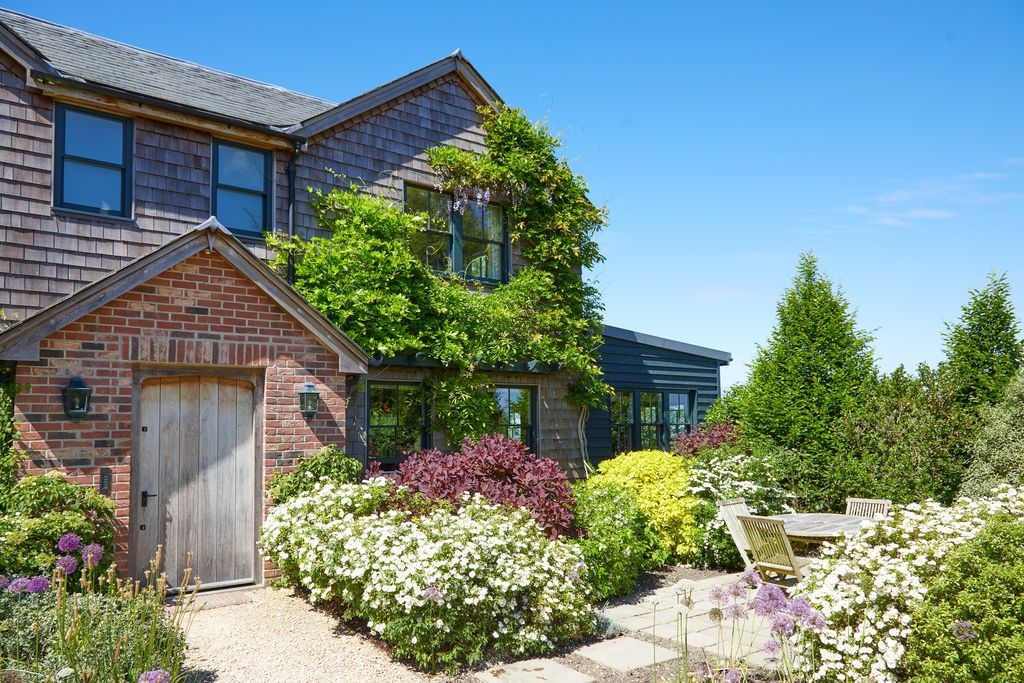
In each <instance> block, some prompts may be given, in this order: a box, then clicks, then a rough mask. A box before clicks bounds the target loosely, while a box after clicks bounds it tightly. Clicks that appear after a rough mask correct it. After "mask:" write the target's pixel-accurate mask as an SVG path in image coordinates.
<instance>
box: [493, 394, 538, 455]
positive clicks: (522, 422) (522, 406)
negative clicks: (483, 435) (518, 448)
mask: <svg viewBox="0 0 1024 683" xmlns="http://www.w3.org/2000/svg"><path fill="white" fill-rule="evenodd" d="M494 399H495V401H496V402H497V405H498V412H497V415H496V419H495V424H494V430H495V431H496V432H498V433H499V434H504V435H505V436H507V437H509V438H512V439H516V440H518V441H520V442H521V443H523V444H524V445H525V446H526V447H527V448H529V449H530V450H531V451H534V452H536V448H537V443H536V436H535V433H534V428H535V426H536V425H535V418H534V397H533V389H532V388H530V387H497V388H495V390H494Z"/></svg>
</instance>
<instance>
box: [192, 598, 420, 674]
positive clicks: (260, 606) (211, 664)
mask: <svg viewBox="0 0 1024 683" xmlns="http://www.w3.org/2000/svg"><path fill="white" fill-rule="evenodd" d="M219 601H221V602H234V603H236V604H228V605H225V606H219V607H213V604H216V602H215V601H214V600H211V601H210V602H211V604H210V605H207V606H206V607H205V608H203V609H202V610H200V611H199V613H198V614H196V616H195V619H194V621H193V622H192V627H191V628H190V629H189V633H188V644H189V649H188V658H187V661H186V665H187V666H188V667H189V668H190V669H191V670H192V671H193V675H192V677H191V679H190V680H192V681H194V682H195V683H200V682H202V683H212V682H213V681H216V683H252V681H265V682H266V683H275V682H277V681H282V682H284V681H287V682H288V683H326V682H330V681H346V682H351V683H381V682H384V681H387V682H388V683H392V682H394V683H425V682H427V681H431V680H432V679H431V678H429V677H427V676H424V675H422V674H419V673H416V672H415V671H412V670H411V669H409V668H408V667H406V666H404V665H403V664H399V663H397V662H393V661H392V660H391V658H390V657H389V655H388V653H387V652H386V651H385V650H383V649H381V648H380V647H378V646H376V645H374V644H373V643H372V642H371V641H369V640H368V639H366V638H364V637H362V636H360V635H358V634H355V633H346V632H345V631H344V630H342V629H343V627H339V625H338V622H337V620H336V619H333V618H332V617H330V616H329V615H327V614H324V613H322V612H318V611H316V610H314V609H313V608H311V607H310V606H309V604H307V603H306V602H305V601H304V600H302V599H301V598H297V597H295V596H294V595H292V592H291V591H290V590H270V589H264V590H254V591H249V592H246V593H240V594H237V595H235V596H233V597H228V598H227V599H224V598H219ZM433 680H435V681H436V680H437V679H433Z"/></svg>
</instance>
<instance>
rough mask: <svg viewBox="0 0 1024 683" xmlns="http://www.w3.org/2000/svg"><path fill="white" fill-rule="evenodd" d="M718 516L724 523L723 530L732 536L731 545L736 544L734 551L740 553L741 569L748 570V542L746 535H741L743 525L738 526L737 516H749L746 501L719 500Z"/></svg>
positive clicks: (739, 499) (749, 563)
mask: <svg viewBox="0 0 1024 683" xmlns="http://www.w3.org/2000/svg"><path fill="white" fill-rule="evenodd" d="M718 515H719V517H721V518H722V521H723V522H725V528H726V529H728V530H729V535H730V536H732V541H733V543H735V544H736V549H737V550H739V551H740V557H741V558H743V568H744V569H750V565H751V564H752V563H751V562H750V555H749V553H750V542H749V541H747V536H746V534H744V533H743V525H742V524H740V520H739V516H740V515H744V516H749V515H750V510H749V509H748V508H747V501H745V500H743V499H742V498H733V499H732V500H720V501H718Z"/></svg>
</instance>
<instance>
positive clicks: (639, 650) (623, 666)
mask: <svg viewBox="0 0 1024 683" xmlns="http://www.w3.org/2000/svg"><path fill="white" fill-rule="evenodd" d="M576 654H578V655H582V656H583V657H586V658H587V659H593V660H594V661H595V662H597V663H598V664H601V665H603V666H607V667H608V668H610V669H615V670H616V671H623V672H626V671H632V670H633V669H639V668H641V667H645V666H651V665H653V664H660V663H661V662H668V661H671V660H673V659H675V658H676V653H675V652H673V651H672V650H669V649H668V648H664V647H661V646H660V645H652V644H650V643H647V642H644V641H642V640H637V639H636V638H629V637H625V638H613V639H611V640H604V641H601V642H600V643H595V644H594V645H587V646H586V647H581V648H580V649H579V650H576Z"/></svg>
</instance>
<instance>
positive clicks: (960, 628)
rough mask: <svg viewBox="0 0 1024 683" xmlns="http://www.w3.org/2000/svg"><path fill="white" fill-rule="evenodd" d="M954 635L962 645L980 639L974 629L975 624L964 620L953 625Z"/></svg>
mask: <svg viewBox="0 0 1024 683" xmlns="http://www.w3.org/2000/svg"><path fill="white" fill-rule="evenodd" d="M953 635H954V636H956V639H957V640H959V641H960V642H962V643H967V642H971V641H974V640H977V639H978V631H977V630H976V629H975V628H974V623H973V622H970V621H966V620H964V619H960V620H959V621H956V622H955V623H954V624H953Z"/></svg>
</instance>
